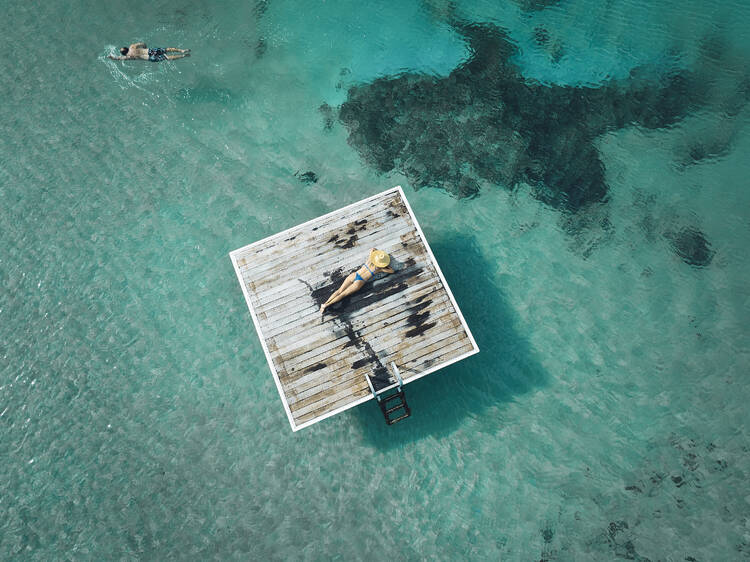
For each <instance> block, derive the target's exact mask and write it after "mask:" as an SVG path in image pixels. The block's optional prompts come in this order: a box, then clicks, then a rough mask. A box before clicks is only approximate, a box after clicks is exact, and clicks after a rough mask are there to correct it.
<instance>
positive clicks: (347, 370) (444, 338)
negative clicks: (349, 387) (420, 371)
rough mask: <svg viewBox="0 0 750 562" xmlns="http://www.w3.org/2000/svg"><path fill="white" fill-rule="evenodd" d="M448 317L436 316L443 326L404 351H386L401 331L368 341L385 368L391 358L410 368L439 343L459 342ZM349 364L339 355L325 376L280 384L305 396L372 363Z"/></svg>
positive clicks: (368, 370) (370, 369)
mask: <svg viewBox="0 0 750 562" xmlns="http://www.w3.org/2000/svg"><path fill="white" fill-rule="evenodd" d="M449 317H450V315H447V314H446V315H445V316H444V317H443V318H442V319H441V320H439V322H442V323H443V328H444V329H442V330H440V331H439V332H437V333H436V334H435V335H434V336H432V337H431V339H430V340H429V341H426V342H425V345H421V346H414V347H413V348H409V353H408V354H405V353H401V354H396V353H389V351H390V350H392V349H394V348H396V347H397V346H398V343H399V342H400V341H401V340H402V339H403V332H402V333H401V334H398V335H395V336H394V337H393V338H391V339H390V340H388V341H383V342H374V343H373V344H372V345H373V349H374V350H375V352H376V353H377V354H378V355H381V354H382V355H386V356H387V359H384V360H383V361H382V362H381V363H382V364H383V366H384V367H386V368H387V369H388V370H389V371H390V361H391V360H393V361H394V362H395V363H396V365H397V366H399V367H400V365H401V364H405V365H407V364H411V367H412V368H413V366H414V364H415V363H416V362H417V361H418V360H419V359H420V358H423V357H424V356H426V355H428V354H434V353H435V352H436V351H439V350H441V348H442V347H445V346H448V345H452V344H453V343H454V342H457V341H458V342H461V341H462V340H463V339H465V337H464V334H457V333H456V332H455V330H454V329H453V330H448V329H445V328H447V327H453V328H455V326H453V325H452V324H451V321H450V320H446V318H449ZM375 345H380V346H381V347H379V348H376V347H375ZM362 359H364V360H366V359H368V357H367V356H363V358H362ZM360 360H361V359H360ZM355 363H356V362H355ZM352 365H353V363H352V361H351V358H350V357H339V358H338V359H336V360H335V361H333V362H331V361H329V362H328V367H329V368H327V369H326V376H325V377H310V378H308V379H306V380H304V381H302V382H300V380H302V379H298V380H297V381H293V382H291V383H290V382H287V383H285V385H284V386H285V389H287V390H288V392H289V393H290V394H294V395H296V396H298V397H299V396H301V397H306V396H309V395H311V394H315V393H316V392H320V391H323V390H327V389H328V388H330V387H334V386H337V385H340V384H342V383H343V384H346V383H347V381H348V380H349V379H350V378H351V377H352V376H358V375H357V373H359V372H360V371H364V372H365V373H372V372H373V366H374V365H373V364H372V363H369V362H368V363H365V364H364V365H363V366H362V367H361V368H360V369H355V368H353V367H352ZM402 376H403V374H402ZM404 380H406V379H404ZM289 403H290V405H291V404H292V403H294V400H290V402H289Z"/></svg>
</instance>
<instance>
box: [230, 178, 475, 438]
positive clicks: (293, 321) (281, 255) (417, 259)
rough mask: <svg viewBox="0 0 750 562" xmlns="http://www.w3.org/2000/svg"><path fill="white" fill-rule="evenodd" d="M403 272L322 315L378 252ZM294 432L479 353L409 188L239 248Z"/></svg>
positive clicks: (249, 297) (237, 264) (236, 259)
mask: <svg viewBox="0 0 750 562" xmlns="http://www.w3.org/2000/svg"><path fill="white" fill-rule="evenodd" d="M373 247H374V248H378V249H381V250H385V251H386V252H388V253H389V254H390V255H391V260H392V265H391V267H393V269H395V270H396V273H394V274H391V275H385V276H378V277H379V278H378V279H375V280H374V281H370V282H369V283H367V284H366V285H365V286H364V287H363V288H362V289H360V290H359V291H358V292H357V293H354V294H353V295H351V296H350V297H348V298H346V299H344V300H343V301H341V302H339V303H337V304H336V305H334V306H332V307H331V308H330V309H329V311H330V312H327V313H326V315H325V316H324V317H323V318H322V319H321V316H320V313H319V312H318V310H319V308H320V304H321V303H322V302H324V301H325V300H326V299H327V298H328V297H329V296H330V295H331V293H333V291H335V290H336V289H337V288H338V287H339V286H340V285H341V282H342V281H343V280H344V278H345V277H346V276H347V275H348V274H349V273H350V272H352V271H354V270H356V269H357V268H359V267H360V266H361V265H362V263H363V262H364V261H365V259H366V258H367V254H368V252H369V250H370V248H373ZM230 257H231V259H232V263H233V265H234V268H235V271H236V273H237V278H238V280H239V282H240V285H241V286H242V291H243V294H244V295H245V300H246V301H247V305H248V307H249V308H250V314H251V316H252V319H253V322H254V324H255V328H256V330H257V331H258V337H259V338H260V341H261V345H262V346H263V350H264V352H265V353H266V358H267V359H268V364H269V366H270V367H271V372H272V373H273V376H274V380H275V382H276V386H277V388H278V390H279V394H280V395H281V400H282V402H283V404H284V408H285V410H286V413H287V416H288V418H289V423H290V424H291V426H292V429H293V430H294V431H297V430H298V429H301V428H303V427H306V426H308V425H311V424H313V423H315V422H318V421H320V420H322V419H324V418H327V417H329V416H332V415H334V414H337V413H339V412H341V411H343V410H345V409H347V408H351V407H353V406H356V405H357V404H360V403H362V402H364V401H366V400H370V399H372V398H373V396H372V393H371V392H370V389H369V386H368V382H367V378H366V377H370V380H371V381H372V383H373V385H374V386H375V388H376V389H378V390H379V389H382V388H385V387H387V386H389V385H392V384H394V383H395V382H396V380H395V378H394V374H393V372H392V369H391V363H395V364H396V366H397V367H398V369H399V371H400V373H401V376H402V377H403V380H404V383H409V382H411V381H414V380H416V379H418V378H420V377H423V376H425V375H427V374H429V373H432V372H434V371H436V370H438V369H440V368H442V367H445V366H446V365H449V364H451V363H454V362H456V361H458V360H460V359H463V358H465V357H468V356H469V355H473V354H474V353H477V352H478V351H479V348H478V347H477V345H476V342H475V341H474V338H473V337H472V335H471V332H470V331H469V327H468V326H467V325H466V322H465V321H464V319H463V316H462V315H461V311H460V310H459V308H458V305H457V304H456V302H455V299H454V298H453V295H452V294H451V292H450V289H449V287H448V285H447V283H446V282H445V279H444V278H443V275H442V273H441V272H440V268H439V266H438V264H437V262H436V261H435V258H434V256H433V255H432V252H431V251H430V248H429V246H428V244H427V241H426V239H425V238H424V234H423V233H422V230H421V229H420V228H419V224H418V223H417V220H416V217H415V216H414V213H413V212H412V210H411V207H409V203H408V201H407V200H406V197H405V196H404V192H403V191H402V190H401V187H395V188H393V189H389V190H387V191H384V192H383V193H380V194H378V195H375V196H373V197H370V198H368V199H364V200H362V201H359V202H358V203H354V204H352V205H349V206H348V207H345V208H343V209H339V210H338V211H334V212H332V213H329V214H327V215H324V216H322V217H318V218H316V219H313V220H311V221H309V222H306V223H305V224H301V225H299V226H296V227H293V228H290V229H289V230H285V231H284V232H280V233H279V234H276V235H274V236H271V237H269V238H265V239H263V240H260V241H258V242H255V243H253V244H250V245H249V246H245V247H243V248H240V249H238V250H235V251H233V252H231V253H230Z"/></svg>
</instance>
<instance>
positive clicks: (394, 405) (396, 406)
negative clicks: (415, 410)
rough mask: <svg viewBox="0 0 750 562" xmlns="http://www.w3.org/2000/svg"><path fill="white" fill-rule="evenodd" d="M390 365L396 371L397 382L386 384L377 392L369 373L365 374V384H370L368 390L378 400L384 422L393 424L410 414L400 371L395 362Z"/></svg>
mask: <svg viewBox="0 0 750 562" xmlns="http://www.w3.org/2000/svg"><path fill="white" fill-rule="evenodd" d="M391 367H393V372H394V373H396V379H397V380H398V384H396V385H391V386H387V387H385V388H383V389H381V390H379V391H377V392H376V391H375V387H374V386H373V385H372V381H371V380H370V377H369V375H365V378H366V379H367V384H368V385H369V386H370V391H371V392H372V395H373V396H374V397H375V399H376V400H377V401H378V406H380V411H381V412H383V417H384V418H385V423H387V424H388V425H393V424H394V423H396V422H400V421H401V420H403V419H406V418H408V417H409V416H410V415H411V409H410V408H409V405H408V404H407V403H406V396H405V395H404V381H403V380H402V379H401V373H399V372H398V368H397V367H396V364H395V363H393V362H391ZM386 393H390V394H386ZM389 404H390V405H389ZM399 411H400V413H399Z"/></svg>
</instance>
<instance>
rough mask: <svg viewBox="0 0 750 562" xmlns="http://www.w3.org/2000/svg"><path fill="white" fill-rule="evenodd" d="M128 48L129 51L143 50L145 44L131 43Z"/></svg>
mask: <svg viewBox="0 0 750 562" xmlns="http://www.w3.org/2000/svg"><path fill="white" fill-rule="evenodd" d="M130 48H131V49H145V48H146V44H145V43H133V44H132V45H131V46H130Z"/></svg>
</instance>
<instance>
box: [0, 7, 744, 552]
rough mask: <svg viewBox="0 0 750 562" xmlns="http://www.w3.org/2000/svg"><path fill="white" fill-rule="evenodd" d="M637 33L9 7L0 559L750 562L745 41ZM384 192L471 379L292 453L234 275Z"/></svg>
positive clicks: (435, 380) (474, 13) (307, 437)
mask: <svg viewBox="0 0 750 562" xmlns="http://www.w3.org/2000/svg"><path fill="white" fill-rule="evenodd" d="M652 4H654V3H651V2H646V1H644V0H637V1H630V2H622V1H612V2H595V1H593V0H560V1H559V2H552V1H541V0H540V1H537V2H534V1H533V0H518V1H517V2H511V1H507V2H488V1H487V2H458V3H449V2H438V1H430V2H427V1H425V2H417V1H409V2H400V3H391V4H390V5H389V6H388V7H372V6H368V5H365V3H357V2H352V1H349V2H345V1H330V0H328V1H325V2H323V1H321V2H316V3H306V4H305V5H304V6H303V5H302V4H300V3H295V2H289V1H281V0H278V1H276V0H269V1H267V2H247V3H239V2H225V3H220V4H217V5H216V6H207V5H205V4H204V3H198V2H195V3H190V2H162V1H156V2H154V1H152V2H132V3H129V4H127V5H116V4H111V5H108V4H107V3H102V2H96V3H95V2H89V3H85V4H84V3H79V4H74V5H56V4H55V3H43V4H41V5H31V4H29V3H23V2H15V1H11V2H10V3H5V4H4V5H3V7H4V8H5V9H4V10H3V11H4V14H5V16H6V17H4V18H3V23H2V24H0V29H1V30H2V32H3V36H4V38H5V39H6V42H7V44H9V45H13V46H14V47H13V51H12V53H11V54H12V56H6V57H3V58H2V60H1V61H0V66H1V68H2V74H3V81H2V86H0V88H1V89H0V91H1V92H2V99H3V103H2V104H0V122H1V123H2V131H3V134H2V135H0V197H1V199H0V201H1V202H2V205H0V218H1V224H2V229H1V230H0V283H1V286H2V291H0V336H1V337H0V358H1V360H0V431H1V432H2V433H0V435H1V439H0V458H2V463H1V464H0V559H39V560H49V559H113V558H114V559H140V558H142V559H155V560H164V559H169V558H179V559H200V560H202V559H222V560H223V559H295V560H296V559H311V560H318V559H322V560H325V559H331V558H333V559H363V560H384V559H395V560H413V559H436V560H455V559H466V558H473V559H488V560H497V559H503V560H540V559H544V560H613V559H635V560H646V559H649V560H701V561H703V560H742V559H748V558H750V496H748V492H747V490H748V487H747V478H748V474H749V473H750V439H749V435H748V421H749V420H748V417H749V416H748V413H747V412H748V410H747V403H748V400H749V399H750V391H749V390H748V387H747V383H746V378H747V372H748V364H750V331H749V330H748V320H747V319H748V313H749V312H750V310H749V309H750V290H748V283H747V280H748V278H750V259H748V252H747V247H748V244H749V243H750V211H749V209H750V190H748V189H747V178H748V177H750V164H749V163H748V162H749V161H748V159H747V154H748V153H749V152H750V104H748V101H750V68H748V63H747V60H750V59H748V56H749V55H750V34H748V32H747V29H750V9H748V7H747V5H746V3H744V2H741V1H734V2H722V3H719V2H709V1H706V0H701V1H692V2H661V3H658V4H659V6H657V7H655V6H653V5H652ZM137 40H143V41H147V42H148V43H149V44H150V45H152V46H179V47H189V48H191V49H193V56H192V57H191V58H188V59H185V60H180V61H176V62H174V63H164V64H150V63H145V62H144V63H140V62H128V63H119V62H112V61H109V60H107V59H106V58H105V56H106V55H107V54H109V53H112V52H113V51H114V48H115V47H116V46H118V45H120V44H125V43H129V42H131V41H137ZM60 44H63V45H64V48H63V50H62V51H60V52H56V50H58V49H59V45H60ZM500 52H502V53H504V55H503V57H501V59H500V60H495V59H496V58H497V55H498V53H500ZM482 57H486V58H488V59H489V60H490V61H491V64H488V65H487V66H485V67H481V68H478V67H477V65H472V61H474V62H477V61H481V60H484V59H483V58H482ZM493 57H494V58H493ZM480 66H481V65H480ZM457 68H458V69H462V68H463V69H468V70H467V72H464V73H463V74H461V73H460V72H458V73H457V71H456V69H457ZM497 72H502V73H503V75H502V80H501V81H495V80H494V78H495V73H497ZM640 76H645V78H642V79H641V78H639V77H640ZM669 77H673V78H674V77H676V78H675V80H676V81H674V82H671V81H670V80H672V78H669ZM399 80H400V81H399ZM405 84H408V85H409V87H407V86H405ZM672 84H674V85H675V86H674V87H672ZM564 87H568V88H573V87H576V88H579V89H578V90H566V89H565V88H564ZM584 87H585V88H589V90H586V92H588V93H587V94H586V96H588V98H587V100H589V101H588V102H587V104H588V105H586V106H585V111H583V112H580V113H578V114H576V117H575V119H572V118H571V119H567V120H566V118H565V116H566V115H567V114H566V111H567V110H568V108H569V107H571V106H570V105H569V101H570V99H571V98H566V97H565V96H567V95H569V94H570V92H575V93H580V92H582V91H583V90H581V88H584ZM633 92H635V93H633ZM526 94H527V95H526ZM418 96H421V97H418ZM461 96H464V97H461ZM618 96H619V97H618ZM561 99H563V100H567V101H566V102H565V103H562V102H561V101H560V100H561ZM467 100H468V101H467ZM613 100H615V101H617V103H616V104H615V103H614V101H613ZM347 104H348V105H347ZM342 107H347V108H349V111H348V112H343V111H342V112H341V113H339V111H340V108H342ZM623 107H624V108H625V109H622V108H623ZM498 108H502V111H501V113H497V110H498ZM613 108H614V109H613ZM618 111H623V112H625V114H626V115H627V116H629V117H628V118H627V119H625V122H621V121H622V119H620V118H618V117H617V115H618V113H617V112H618ZM570 115H572V113H571V114H570ZM618 119H619V121H618ZM384 123H385V124H386V125H387V126H386V125H384ZM513 123H515V126H514V127H512V126H511V125H509V124H513ZM456 131H457V132H458V133H460V134H458V133H455V134H454V133H453V132H456ZM488 131H493V132H492V133H489V132H488ZM443 132H445V134H446V135H451V134H453V135H454V136H452V137H451V136H449V137H441V135H442V134H443ZM433 138H434V139H435V140H434V142H433V141H432V140H431V139H433ZM402 139H406V140H408V141H409V142H408V143H402V144H398V143H399V142H401V140H402ZM560 139H563V140H562V141H561V140H560ZM487 147H490V148H487ZM571 147H572V148H571ZM490 149H491V150H490ZM493 154H494V155H495V156H493ZM558 154H559V155H562V156H561V160H560V161H553V157H554V156H555V155H558ZM477 155H479V156H477ZM562 160H564V162H562ZM521 162H523V163H522V164H521ZM308 171H312V172H314V173H315V175H316V176H317V182H307V183H306V182H303V181H300V179H299V176H300V175H301V174H304V173H306V172H308ZM295 173H298V174H297V176H295ZM308 177H309V176H308ZM464 181H465V182H466V183H465V184H464V183H462V182H464ZM397 184H400V185H403V186H404V189H405V191H406V194H407V196H408V198H409V201H410V203H411V205H412V207H413V208H414V211H415V213H416V215H417V217H418V218H419V220H420V223H421V225H422V227H423V229H424V231H425V234H426V236H427V238H428V240H429V241H430V243H431V244H432V246H433V250H434V252H435V254H436V257H437V259H438V260H439V262H440V263H441V266H442V267H443V270H444V273H445V275H446V277H447V279H448V282H449V283H450V285H451V287H452V289H453V292H454V293H455V295H456V298H457V300H458V302H459V304H460V306H461V308H462V311H463V313H464V315H465V316H466V319H467V321H468V323H469V325H470V326H471V328H472V331H473V333H474V336H475V337H476V339H477V343H478V344H479V347H480V349H481V350H482V351H481V353H480V354H479V355H477V356H475V357H473V358H470V359H468V360H466V361H464V362H461V363H459V364H457V365H454V366H452V367H449V368H447V369H445V370H443V371H441V372H439V373H436V374H434V375H431V376H429V377H426V378H424V379H422V380H420V381H418V382H415V383H414V384H412V385H409V387H408V389H407V395H408V398H409V403H410V405H411V407H412V411H413V415H412V417H411V418H410V419H408V420H406V421H405V422H403V423H401V424H399V425H397V426H394V427H390V428H389V427H386V426H385V425H384V424H383V423H382V419H381V417H380V413H379V411H378V410H377V408H376V407H375V405H374V404H371V403H368V404H365V405H363V406H360V407H358V408H356V409H354V410H350V411H347V412H345V413H343V414H341V415H338V416H336V417H334V418H331V419H328V420H325V421H324V422H321V423H319V424H316V425H315V426H312V427H310V428H308V429H305V430H303V431H300V432H297V433H292V432H291V431H290V430H289V427H288V423H287V420H286V417H285V414H284V410H283V408H282V405H281V402H280V400H279V397H278V394H277V391H276V388H275V386H274V383H273V380H272V377H271V375H270V372H269V370H268V367H267V365H266V362H265V358H264V356H263V352H262V350H261V347H260V344H259V342H258V339H257V336H256V334H255V332H254V329H253V328H252V324H251V319H250V315H249V313H248V311H247V308H246V305H245V303H244V300H243V297H242V293H241V291H240V288H239V287H238V285H237V280H236V277H235V275H234V272H233V270H232V266H231V263H230V260H229V258H228V252H229V251H231V250H233V249H235V248H238V247H240V246H242V245H244V244H247V243H250V242H252V241H255V240H257V239H260V238H263V237H265V236H268V235H271V234H273V233H275V232H277V231H280V230H282V229H285V228H288V227H290V226H293V225H295V224H298V223H300V222H303V221H305V220H308V219H310V218H313V217H315V216H318V215H320V214H323V213H325V212H328V211H331V210H333V209H336V208H339V207H341V206H343V205H345V204H348V203H351V202H354V201H357V200H359V199H361V198H364V197H366V196H369V195H372V194H374V193H377V192H379V191H382V190H384V189H387V188H389V187H391V186H393V185H397ZM582 184H585V185H586V186H588V188H587V190H584V191H583V192H579V191H577V189H578V187H577V186H579V185H582ZM415 188H419V190H416V189H415ZM459 195H461V196H462V197H459ZM743 365H744V367H743Z"/></svg>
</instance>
